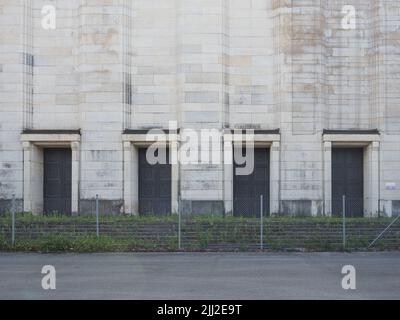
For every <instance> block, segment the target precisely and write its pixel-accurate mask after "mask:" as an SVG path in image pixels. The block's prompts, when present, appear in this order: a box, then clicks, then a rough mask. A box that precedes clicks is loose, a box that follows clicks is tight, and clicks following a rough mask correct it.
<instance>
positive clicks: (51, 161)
mask: <svg viewBox="0 0 400 320" xmlns="http://www.w3.org/2000/svg"><path fill="white" fill-rule="evenodd" d="M71 158H72V157H71V149H67V148H48V149H44V150H43V167H44V171H43V211H44V214H53V213H60V214H68V215H69V214H71V191H72V185H71V178H72V176H71V164H72V163H71Z"/></svg>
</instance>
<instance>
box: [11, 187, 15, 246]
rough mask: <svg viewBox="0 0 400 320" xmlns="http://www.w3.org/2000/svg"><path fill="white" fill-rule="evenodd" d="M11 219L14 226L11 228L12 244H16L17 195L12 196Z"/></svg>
mask: <svg viewBox="0 0 400 320" xmlns="http://www.w3.org/2000/svg"><path fill="white" fill-rule="evenodd" d="M11 217H12V226H11V243H12V245H14V244H15V194H13V196H12V201H11Z"/></svg>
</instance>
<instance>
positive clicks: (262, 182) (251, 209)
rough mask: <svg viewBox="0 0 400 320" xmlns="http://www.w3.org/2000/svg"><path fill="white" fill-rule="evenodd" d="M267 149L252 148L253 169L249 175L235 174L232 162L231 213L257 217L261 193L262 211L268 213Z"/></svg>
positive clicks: (268, 178) (236, 166)
mask: <svg viewBox="0 0 400 320" xmlns="http://www.w3.org/2000/svg"><path fill="white" fill-rule="evenodd" d="M269 159H270V154H269V149H267V148H255V149H254V171H253V173H252V174H250V175H237V174H236V168H239V167H243V166H244V165H238V164H237V163H236V162H235V163H234V172H233V176H234V183H233V214H234V216H243V217H259V216H260V196H261V195H263V213H264V215H269V197H270V195H269V183H270V181H269V180H270V177H269V165H270V164H269V162H270V160H269Z"/></svg>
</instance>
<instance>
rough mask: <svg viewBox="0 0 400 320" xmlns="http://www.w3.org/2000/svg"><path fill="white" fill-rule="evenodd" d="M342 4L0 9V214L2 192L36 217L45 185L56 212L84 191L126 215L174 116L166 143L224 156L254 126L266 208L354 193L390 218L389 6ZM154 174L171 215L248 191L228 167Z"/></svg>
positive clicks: (393, 0) (214, 0) (121, 2)
mask: <svg viewBox="0 0 400 320" xmlns="http://www.w3.org/2000/svg"><path fill="white" fill-rule="evenodd" d="M348 2H349V1H345V0H329V1H328V0H69V1H63V0H0V26H1V28H0V211H5V210H6V209H8V208H9V207H10V205H11V199H12V196H13V194H14V195H15V197H16V201H17V204H18V206H19V209H20V210H23V211H28V212H33V213H35V214H40V213H42V212H44V207H45V206H46V201H50V200H48V199H49V198H51V192H56V191H54V190H56V189H57V188H59V187H60V186H59V185H57V182H54V181H53V180H54V176H57V177H56V178H57V179H59V180H60V181H61V182H63V181H64V182H65V181H67V182H68V183H67V184H66V185H67V187H68V188H69V190H67V191H65V190H64V193H65V194H64V195H63V197H64V198H65V199H64V200H65V201H66V202H65V203H66V204H67V207H66V208H68V209H66V211H70V212H72V213H73V214H84V213H87V212H91V211H92V210H93V203H94V200H93V199H94V197H95V196H96V194H98V195H99V197H100V199H101V200H100V203H101V208H102V211H103V212H104V213H112V214H119V213H127V214H138V213H139V211H140V201H141V190H140V183H141V182H140V181H141V180H140V179H141V178H140V177H141V174H140V172H144V171H141V166H142V165H143V163H141V162H140V149H141V148H143V147H146V145H148V144H149V141H148V140H147V139H146V138H147V136H146V132H147V131H148V130H150V129H153V128H162V129H168V127H169V123H170V121H175V122H176V123H177V127H178V130H177V131H176V132H169V135H168V143H169V144H170V146H171V147H172V146H179V145H180V144H181V143H182V141H181V135H180V132H182V130H184V129H187V128H190V129H194V130H201V129H217V130H218V131H219V132H221V139H220V141H218V142H217V143H216V145H217V147H219V148H220V150H221V151H223V150H224V151H227V150H228V152H229V150H233V148H234V147H235V141H233V140H234V139H232V136H231V135H230V133H231V132H232V130H234V129H252V130H254V137H255V145H256V146H257V148H261V149H262V148H264V149H266V150H267V152H268V153H266V156H265V158H262V157H263V155H261V153H260V157H261V158H262V159H264V160H265V164H266V165H265V167H267V168H268V173H266V174H264V175H262V179H261V180H262V183H264V186H266V188H265V189H263V190H264V191H265V192H267V193H268V194H265V196H266V198H265V199H267V201H268V205H266V206H265V207H267V208H268V213H272V214H282V215H283V214H285V215H313V216H317V215H328V216H329V215H332V214H335V212H333V211H334V210H335V209H334V207H335V206H338V203H336V204H335V201H336V202H337V201H339V200H338V199H337V196H338V194H339V195H340V194H341V193H343V194H345V193H347V196H348V199H351V198H352V196H353V195H352V192H353V191H354V192H356V193H357V192H358V193H357V196H358V197H361V198H360V199H361V200H360V199H358V204H353V205H351V208H350V209H351V210H353V209H354V208H356V209H354V210H355V211H357V210H361V211H362V212H361V214H362V215H364V216H376V215H378V214H381V215H387V216H394V215H396V214H399V213H400V77H399V74H400V2H399V1H397V0H352V1H350V2H351V5H352V6H353V8H354V10H355V12H354V13H355V16H354V17H353V16H351V17H350V18H349V14H350V15H351V10H350V11H346V10H344V6H345V5H348V4H349V3H348ZM46 6H47V7H46ZM48 6H53V7H54V8H55V14H56V16H55V23H56V25H55V26H53V27H54V28H53V27H52V26H50V27H49V28H46V19H47V20H49V19H50V20H49V21H52V20H51V19H52V17H51V14H52V11H51V10H50V9H48V8H49V7H48ZM44 7H45V8H44ZM49 15H50V16H49ZM49 17H50V18H49ZM353 18H355V19H353ZM346 19H353V22H355V27H354V28H352V27H351V26H350V28H348V27H347V26H348V25H346V21H347V22H348V21H349V20H346ZM47 22H48V21H47ZM52 150H53V151H54V150H69V155H67V156H66V157H64V158H62V156H60V154H57V153H56V152H52ZM357 150H358V151H359V153H357ZM347 151H349V152H347ZM350 151H351V152H353V153H351V152H350ZM352 154H354V155H352ZM357 154H358V155H357ZM360 155H361V156H360ZM357 157H358V158H357ZM360 157H361V158H360ZM60 159H61V160H60ZM346 159H347V160H346ZM357 159H358V160H357ZM360 159H361V160H360ZM264 160H262V161H264ZM262 161H261V162H262ZM357 161H358V162H357ZM57 166H58V167H57ZM352 166H354V170H353V169H352V168H353V167H352ZM60 168H61V169H60ZM260 168H261V169H260V170H261V171H262V170H263V169H262V163H261V167H260ZM346 168H347V169H346ZM349 168H350V169H349ZM357 168H358V169H357ZM60 170H61V171H60ZM143 170H145V169H143ZM149 170H150V169H149ZM163 170H164V169H163ZM163 170H159V171H157V172H158V174H159V175H163V172H164V171H163ZM166 170H167V171H166V172H167V173H166V180H167V181H168V183H169V184H170V186H169V190H168V191H166V195H165V194H164V195H163V196H166V199H169V200H168V201H170V207H169V210H167V211H170V212H172V213H173V212H177V211H178V210H182V212H192V213H209V212H213V213H226V214H232V213H234V212H235V199H236V197H238V196H239V197H240V193H237V191H235V190H239V189H240V186H241V183H246V182H243V181H242V182H240V181H239V180H236V178H235V175H234V174H233V165H229V164H226V163H225V164H224V163H222V164H219V165H218V164H212V165H210V164H207V165H204V164H199V165H180V164H177V165H172V166H171V167H170V168H169V169H168V168H167V169H166ZM168 170H169V171H168ZM335 170H337V171H335ZM261 171H260V172H261ZM60 172H61V173H60ZM355 172H361V175H360V174H359V176H358V177H356V173H355ZM353 173H354V177H352V175H353ZM157 177H158V176H157ZM52 179H53V180H52ZM144 179H145V178H144ZM160 179H161V178H160ZM257 179H258V178H257V177H255V178H254V180H252V181H253V182H254V181H258V180H257ZM340 179H341V180H340ZM346 179H347V180H346ZM352 179H353V180H352ZM156 180H157V179H155V181H156ZM339 180H340V181H339ZM60 181H59V182H60ZM335 181H336V182H335ZM153 182H154V181H153ZM46 183H47V185H45V184H46ZM52 183H53V185H52ZM247 183H248V186H251V185H252V182H251V181H250V183H249V181H248V182H247ZM335 183H336V185H335ZM235 184H237V185H236V189H235ZM353 184H354V186H353ZM155 185H158V183H155ZM346 185H347V187H349V186H350V187H349V189H348V190H347V189H346V190H347V191H345V190H341V189H340V188H345V186H346ZM64 186H65V185H64ZM353 187H354V188H353ZM46 188H47V189H46ZM238 188H239V189H238ZM159 189H160V190H158V191H157V192H158V193H157V194H162V193H163V190H161V189H162V188H159ZM333 189H335V190H333ZM57 190H58V189H57ZM153 191H154V190H153ZM153 191H151V192H153ZM264 191H263V192H264ZM60 192H61V191H60ZM154 192H156V191H154ZM46 193H47V194H46ZM61 193H62V192H61ZM256 193H257V192H256V191H254V198H252V199H250V201H253V202H254V201H255V200H256V196H258V194H256ZM157 194H153V196H154V197H157ZM335 197H336V199H334V198H335ZM46 199H47V200H46ZM153 200H155V201H156V200H157V199H152V200H151V201H153ZM244 201H245V200H244ZM247 201H249V199H247ZM244 203H246V202H244ZM47 205H49V206H50V207H51V204H47ZM353 207H354V208H353ZM337 213H338V212H336V214H337Z"/></svg>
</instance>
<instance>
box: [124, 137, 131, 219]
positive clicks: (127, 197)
mask: <svg viewBox="0 0 400 320" xmlns="http://www.w3.org/2000/svg"><path fill="white" fill-rule="evenodd" d="M123 147H124V213H126V214H133V208H132V158H133V145H132V142H130V141H125V142H124V143H123Z"/></svg>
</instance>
